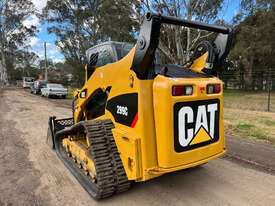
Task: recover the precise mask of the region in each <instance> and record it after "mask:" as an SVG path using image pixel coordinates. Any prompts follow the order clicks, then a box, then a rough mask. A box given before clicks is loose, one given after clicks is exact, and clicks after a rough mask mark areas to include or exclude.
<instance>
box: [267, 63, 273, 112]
mask: <svg viewBox="0 0 275 206" xmlns="http://www.w3.org/2000/svg"><path fill="white" fill-rule="evenodd" d="M271 82H272V81H271V68H269V72H268V83H267V85H268V100H267V111H268V112H270V93H271Z"/></svg>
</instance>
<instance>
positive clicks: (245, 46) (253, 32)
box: [230, 1, 275, 90]
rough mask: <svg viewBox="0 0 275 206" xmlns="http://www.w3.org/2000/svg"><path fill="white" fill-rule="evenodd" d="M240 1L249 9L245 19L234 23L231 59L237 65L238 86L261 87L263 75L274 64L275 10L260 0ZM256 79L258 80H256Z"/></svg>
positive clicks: (249, 88) (251, 88) (252, 88)
mask: <svg viewBox="0 0 275 206" xmlns="http://www.w3.org/2000/svg"><path fill="white" fill-rule="evenodd" d="M254 3H255V2H254V1H253V2H251V1H243V7H244V8H245V9H248V12H247V16H246V17H245V19H244V20H243V21H242V22H241V23H240V24H238V25H237V26H236V28H235V33H236V38H235V41H234V42H235V43H234V47H233V49H232V51H231V55H230V59H231V60H232V61H234V62H236V64H237V65H238V68H239V71H240V75H241V81H242V80H243V81H242V82H241V84H242V86H241V88H243V89H245V90H254V89H255V88H257V89H259V90H262V89H263V76H264V74H265V75H267V73H268V69H269V68H273V67H274V64H275V59H274V55H275V39H274V30H275V11H274V7H269V6H264V5H266V4H264V3H263V2H262V1H260V3H258V4H257V3H255V4H254ZM257 80H258V81H257Z"/></svg>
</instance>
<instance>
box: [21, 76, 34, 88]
mask: <svg viewBox="0 0 275 206" xmlns="http://www.w3.org/2000/svg"><path fill="white" fill-rule="evenodd" d="M33 82H34V78H33V77H23V88H31V87H32V85H33Z"/></svg>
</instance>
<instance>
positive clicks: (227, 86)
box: [219, 69, 275, 112]
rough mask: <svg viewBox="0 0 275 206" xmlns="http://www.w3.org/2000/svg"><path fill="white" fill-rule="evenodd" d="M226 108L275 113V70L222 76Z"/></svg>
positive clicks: (240, 72) (231, 73)
mask: <svg viewBox="0 0 275 206" xmlns="http://www.w3.org/2000/svg"><path fill="white" fill-rule="evenodd" d="M219 77H220V78H221V79H222V80H223V83H224V91H225V92H224V93H225V106H228V107H235V108H240V109H251V110H256V111H268V112H275V69H269V70H265V71H252V72H246V73H245V72H242V71H237V72H228V73H223V74H220V75H219Z"/></svg>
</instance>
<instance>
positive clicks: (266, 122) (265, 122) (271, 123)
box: [264, 120, 275, 126]
mask: <svg viewBox="0 0 275 206" xmlns="http://www.w3.org/2000/svg"><path fill="white" fill-rule="evenodd" d="M264 124H265V125H266V126H275V121H271V120H265V121H264Z"/></svg>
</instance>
